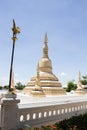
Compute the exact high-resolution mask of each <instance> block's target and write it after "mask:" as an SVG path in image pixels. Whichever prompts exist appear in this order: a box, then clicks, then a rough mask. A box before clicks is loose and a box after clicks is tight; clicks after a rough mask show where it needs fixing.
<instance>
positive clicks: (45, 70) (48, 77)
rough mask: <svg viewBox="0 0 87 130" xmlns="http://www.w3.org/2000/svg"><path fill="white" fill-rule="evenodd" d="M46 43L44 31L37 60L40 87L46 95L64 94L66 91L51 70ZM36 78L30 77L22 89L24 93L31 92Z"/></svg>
mask: <svg viewBox="0 0 87 130" xmlns="http://www.w3.org/2000/svg"><path fill="white" fill-rule="evenodd" d="M47 43H48V38H47V33H46V34H45V38H44V46H43V55H42V58H41V59H40V60H39V62H38V69H39V80H40V87H41V88H42V89H43V91H44V93H45V95H46V96H58V95H65V94H66V91H65V90H64V89H63V88H62V85H61V83H60V82H59V79H58V78H57V77H56V76H55V75H54V74H53V72H52V63H51V60H50V58H49V56H48V45H47ZM36 79H37V76H34V77H32V78H31V80H30V81H29V82H28V83H27V86H26V87H25V88H24V90H23V92H24V93H27V94H29V93H31V91H32V90H33V89H34V88H35V83H36Z"/></svg>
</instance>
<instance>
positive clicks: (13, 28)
mask: <svg viewBox="0 0 87 130" xmlns="http://www.w3.org/2000/svg"><path fill="white" fill-rule="evenodd" d="M12 31H13V37H12V40H13V48H12V56H11V67H10V77H9V92H11V91H12V89H11V78H12V68H13V58H14V49H15V42H16V40H17V34H18V33H20V28H19V27H16V24H15V21H14V19H13V27H12Z"/></svg>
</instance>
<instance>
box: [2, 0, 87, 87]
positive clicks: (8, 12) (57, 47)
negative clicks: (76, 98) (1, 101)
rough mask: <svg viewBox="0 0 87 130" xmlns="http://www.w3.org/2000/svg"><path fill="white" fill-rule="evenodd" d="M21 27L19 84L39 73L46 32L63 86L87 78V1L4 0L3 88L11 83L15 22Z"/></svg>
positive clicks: (16, 63)
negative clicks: (9, 80) (12, 38)
mask: <svg viewBox="0 0 87 130" xmlns="http://www.w3.org/2000/svg"><path fill="white" fill-rule="evenodd" d="M13 19H15V21H16V25H17V26H19V27H20V28H21V33H20V34H19V35H18V36H17V37H18V40H17V42H16V46H15V55H14V75H15V83H16V82H19V81H20V82H22V83H24V84H26V83H27V82H28V81H29V80H30V78H31V77H32V76H34V75H35V74H36V68H37V63H38V60H40V59H41V57H42V48H43V40H44V35H45V32H47V34H48V41H49V42H48V46H49V57H50V59H51V61H52V66H53V73H54V74H55V75H56V76H57V77H58V78H59V80H60V82H61V83H62V84H65V83H66V82H67V81H70V80H73V79H74V80H75V81H76V82H77V77H78V71H79V70H80V72H81V74H82V75H87V61H86V60H87V58H86V57H87V0H0V61H1V62H0V85H5V84H8V79H9V71H10V61H11V51H12V40H11V37H12V30H11V28H12V24H13V23H12V21H13Z"/></svg>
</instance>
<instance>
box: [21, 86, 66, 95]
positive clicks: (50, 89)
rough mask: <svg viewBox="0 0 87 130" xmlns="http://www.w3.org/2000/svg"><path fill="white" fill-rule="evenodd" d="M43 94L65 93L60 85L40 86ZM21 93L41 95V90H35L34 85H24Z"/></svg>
mask: <svg viewBox="0 0 87 130" xmlns="http://www.w3.org/2000/svg"><path fill="white" fill-rule="evenodd" d="M42 89H43V92H44V94H45V96H60V95H66V91H65V90H64V89H63V88H62V87H42ZM23 93H25V94H29V95H32V96H33V95H35V96H36V95H38V96H39V95H41V94H42V95H43V93H41V91H35V90H34V87H25V88H24V90H23Z"/></svg>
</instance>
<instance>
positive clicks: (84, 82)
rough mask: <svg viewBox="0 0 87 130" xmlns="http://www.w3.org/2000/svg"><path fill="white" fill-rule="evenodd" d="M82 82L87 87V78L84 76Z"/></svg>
mask: <svg viewBox="0 0 87 130" xmlns="http://www.w3.org/2000/svg"><path fill="white" fill-rule="evenodd" d="M82 78H83V79H82V80H81V82H82V84H83V85H87V76H82Z"/></svg>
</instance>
